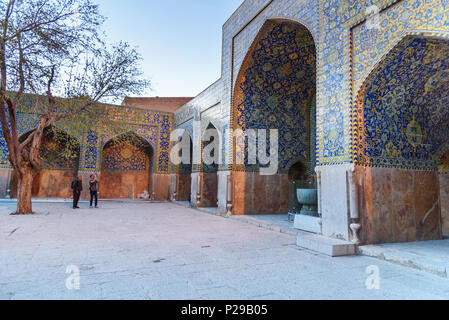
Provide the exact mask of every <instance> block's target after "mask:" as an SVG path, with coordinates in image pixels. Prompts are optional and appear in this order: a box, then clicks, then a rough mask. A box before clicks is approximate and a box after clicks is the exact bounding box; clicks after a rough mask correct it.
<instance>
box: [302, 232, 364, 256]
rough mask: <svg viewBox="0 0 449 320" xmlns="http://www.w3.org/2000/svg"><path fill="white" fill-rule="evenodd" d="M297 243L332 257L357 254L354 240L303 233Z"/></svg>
mask: <svg viewBox="0 0 449 320" xmlns="http://www.w3.org/2000/svg"><path fill="white" fill-rule="evenodd" d="M296 244H297V245H298V246H299V247H301V248H304V249H308V250H312V251H315V252H319V253H322V254H325V255H328V256H331V257H341V256H352V255H356V254H357V246H356V245H355V244H354V243H352V242H349V241H343V240H338V239H332V238H327V237H323V236H320V235H316V234H301V235H299V236H298V237H297V240H296Z"/></svg>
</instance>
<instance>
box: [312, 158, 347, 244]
mask: <svg viewBox="0 0 449 320" xmlns="http://www.w3.org/2000/svg"><path fill="white" fill-rule="evenodd" d="M350 169H351V165H349V164H348V165H334V166H319V167H317V168H316V171H317V172H319V174H320V176H321V182H320V187H319V193H320V194H319V196H318V199H319V201H320V203H319V204H318V206H319V208H320V209H321V214H322V223H323V226H322V232H323V235H324V236H327V237H331V238H336V239H341V240H350V237H349V233H350V231H349V224H350V219H349V217H350V210H349V203H348V199H349V193H350V190H349V185H348V183H347V172H348V171H349V170H350Z"/></svg>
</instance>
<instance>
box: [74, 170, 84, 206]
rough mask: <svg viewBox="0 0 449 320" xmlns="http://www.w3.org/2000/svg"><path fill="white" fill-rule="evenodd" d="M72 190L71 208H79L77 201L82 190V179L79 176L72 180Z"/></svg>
mask: <svg viewBox="0 0 449 320" xmlns="http://www.w3.org/2000/svg"><path fill="white" fill-rule="evenodd" d="M72 190H73V209H79V208H80V207H78V201H79V200H80V196H81V191H83V179H82V178H81V177H78V178H75V180H73V181H72Z"/></svg>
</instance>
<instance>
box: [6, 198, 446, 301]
mask: <svg viewBox="0 0 449 320" xmlns="http://www.w3.org/2000/svg"><path fill="white" fill-rule="evenodd" d="M83 206H84V209H81V210H77V211H73V210H72V209H70V206H69V204H63V203H53V204H44V203H39V204H36V205H35V207H34V208H35V210H36V211H37V212H38V214H36V215H34V216H25V217H21V216H10V215H9V212H11V211H12V209H13V208H14V204H11V203H9V204H8V203H0V298H1V299H400V298H404V299H449V280H446V279H443V278H441V277H438V276H433V275H431V274H427V273H423V272H421V271H418V270H414V269H409V268H406V267H402V266H398V265H394V264H390V263H388V262H384V261H380V260H377V259H373V258H369V257H343V258H330V257H327V256H323V255H320V254H316V253H313V252H309V251H306V250H302V249H300V248H298V247H296V246H295V245H294V242H295V237H294V236H291V235H287V234H281V233H279V232H274V231H270V230H265V229H262V228H258V227H257V226H254V225H250V224H246V223H242V222H239V221H236V220H233V219H226V218H223V217H219V216H215V215H210V214H207V213H204V212H199V211H195V210H192V209H188V208H185V207H182V206H179V205H175V204H163V203H155V204H146V203H115V202H104V203H101V207H102V208H101V209H87V208H86V207H85V204H83ZM70 265H75V266H77V267H78V268H79V270H80V290H68V289H67V288H66V280H67V277H69V276H70V274H66V270H67V267H68V266H70ZM373 265H374V266H376V267H377V268H378V269H379V271H380V283H379V285H380V288H379V289H378V290H376V289H374V290H368V289H367V287H366V280H367V274H366V270H367V267H370V266H373ZM371 268H372V267H371Z"/></svg>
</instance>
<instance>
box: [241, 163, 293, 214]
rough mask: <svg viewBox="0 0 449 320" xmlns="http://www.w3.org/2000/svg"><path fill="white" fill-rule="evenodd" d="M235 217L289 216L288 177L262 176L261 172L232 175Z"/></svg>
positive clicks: (277, 175)
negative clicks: (252, 215)
mask: <svg viewBox="0 0 449 320" xmlns="http://www.w3.org/2000/svg"><path fill="white" fill-rule="evenodd" d="M232 175H233V181H234V192H233V197H234V202H233V204H234V208H233V214H234V215H245V214H287V213H288V194H289V192H288V175H287V174H275V175H270V176H262V175H260V174H259V172H238V171H235V172H233V173H232Z"/></svg>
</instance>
